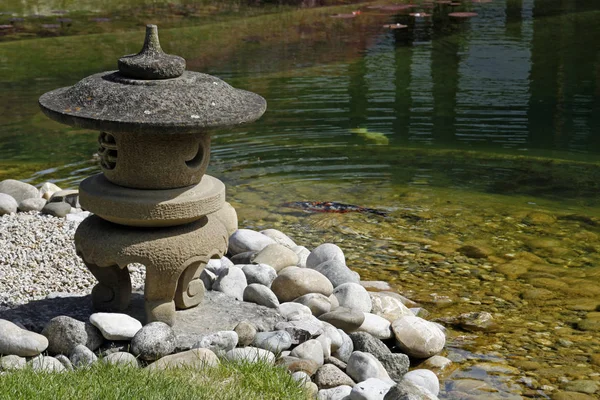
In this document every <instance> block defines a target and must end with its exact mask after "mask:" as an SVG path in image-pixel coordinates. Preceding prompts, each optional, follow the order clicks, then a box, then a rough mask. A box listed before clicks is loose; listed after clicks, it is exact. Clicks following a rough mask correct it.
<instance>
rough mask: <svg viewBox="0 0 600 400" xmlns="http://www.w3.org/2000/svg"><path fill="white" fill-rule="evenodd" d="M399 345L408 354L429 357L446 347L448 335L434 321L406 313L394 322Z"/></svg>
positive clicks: (393, 327)
mask: <svg viewBox="0 0 600 400" xmlns="http://www.w3.org/2000/svg"><path fill="white" fill-rule="evenodd" d="M392 330H393V332H394V336H395V337H396V342H397V343H398V347H400V349H401V350H402V351H403V352H404V353H405V354H406V355H408V356H410V357H415V358H429V357H431V356H433V355H435V354H437V353H439V352H440V351H442V349H443V348H444V345H445V344H446V336H445V335H444V333H443V332H442V331H441V330H440V328H438V326H437V325H435V324H434V323H432V322H429V321H426V320H424V319H423V318H419V317H415V316H410V315H405V316H402V317H400V318H398V319H397V320H395V321H394V322H392Z"/></svg>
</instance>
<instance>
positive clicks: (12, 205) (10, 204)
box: [0, 193, 19, 215]
mask: <svg viewBox="0 0 600 400" xmlns="http://www.w3.org/2000/svg"><path fill="white" fill-rule="evenodd" d="M18 207H19V203H17V201H16V200H15V199H14V198H13V197H12V196H10V195H8V194H5V193H0V215H5V214H12V213H16V212H17V208H18Z"/></svg>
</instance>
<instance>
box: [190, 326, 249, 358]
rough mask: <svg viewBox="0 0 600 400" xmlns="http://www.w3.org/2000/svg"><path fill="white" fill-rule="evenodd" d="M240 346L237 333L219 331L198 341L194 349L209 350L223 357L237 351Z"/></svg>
mask: <svg viewBox="0 0 600 400" xmlns="http://www.w3.org/2000/svg"><path fill="white" fill-rule="evenodd" d="M237 344H238V334H237V332H235V331H219V332H214V333H211V334H208V335H206V336H204V337H202V339H200V340H199V341H198V343H196V344H195V345H194V346H192V347H193V348H202V349H209V350H211V351H212V352H214V353H215V354H218V355H221V354H223V353H226V352H228V351H229V350H233V349H235V347H236V346H237Z"/></svg>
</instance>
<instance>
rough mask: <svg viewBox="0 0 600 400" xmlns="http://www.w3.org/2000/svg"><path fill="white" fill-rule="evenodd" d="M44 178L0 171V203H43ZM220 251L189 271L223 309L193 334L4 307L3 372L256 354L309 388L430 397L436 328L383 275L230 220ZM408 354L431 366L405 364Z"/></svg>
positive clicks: (0, 331) (71, 201)
mask: <svg viewBox="0 0 600 400" xmlns="http://www.w3.org/2000/svg"><path fill="white" fill-rule="evenodd" d="M48 186H50V185H43V186H42V188H46V189H44V190H42V191H39V190H38V189H36V188H35V187H33V186H31V185H28V184H25V183H22V182H18V181H3V182H0V210H3V211H0V214H9V215H7V216H6V217H10V213H14V212H15V211H16V209H15V210H13V209H9V210H6V208H5V207H6V206H5V205H4V204H8V205H12V206H14V205H15V203H16V207H17V208H24V207H23V206H22V205H23V203H25V204H27V203H39V205H38V207H40V206H41V208H39V209H38V210H37V211H41V210H43V208H44V207H47V204H46V202H45V200H44V205H42V204H41V203H42V201H37V200H36V201H34V200H30V201H27V200H28V199H32V198H35V199H42V200H43V199H44V193H48V190H47V188H48ZM32 188H33V189H35V191H36V192H35V193H34V190H33V189H32ZM52 189H53V190H54V191H58V189H60V188H58V187H53V188H52ZM52 189H51V190H50V191H52ZM60 193H61V192H59V193H58V195H57V196H56V197H55V198H54V199H52V195H51V194H46V196H45V197H46V198H49V199H52V200H51V202H50V203H48V204H52V203H57V204H64V207H63V208H64V209H65V211H67V210H66V209H67V208H69V210H68V211H67V213H66V214H64V215H71V217H70V219H71V220H72V221H75V223H77V221H78V220H80V219H81V218H84V217H86V216H87V214H85V212H82V211H81V210H78V209H77V208H76V206H77V199H76V192H70V193H68V195H67V193H64V192H62V195H60ZM28 196H29V197H28ZM59 196H61V197H59ZM8 197H10V198H11V199H12V200H13V201H10V200H11V199H9V198H8ZM67 205H68V206H67ZM3 207H4V208H3ZM26 210H27V211H36V210H29V209H26ZM6 211H8V213H7V212H6ZM69 212H72V213H71V214H69ZM27 216H28V217H30V219H31V218H32V216H30V215H27ZM6 217H4V216H2V217H0V220H1V219H3V218H6ZM33 218H35V217H33ZM39 218H42V217H39ZM45 218H47V217H45ZM67 218H69V217H67ZM1 237H2V236H1V235H0V238H1ZM228 256H229V257H223V258H221V259H213V260H211V261H210V262H209V263H208V265H207V266H206V268H205V269H204V271H203V272H202V274H201V276H200V279H201V280H202V281H203V283H204V286H205V288H206V289H207V291H206V294H205V301H204V304H201V305H199V306H198V308H199V309H201V308H203V307H209V306H210V305H209V304H212V306H210V307H216V308H215V309H214V310H212V311H211V312H212V313H213V314H215V313H216V314H218V313H219V312H220V313H223V315H228V317H229V319H227V317H223V318H220V317H219V318H220V319H221V321H220V324H215V323H214V321H210V320H207V321H205V320H204V319H198V320H196V321H192V322H193V323H194V325H196V328H197V327H198V326H199V325H202V324H205V325H206V326H205V327H204V328H203V329H202V330H200V331H198V332H201V333H197V332H196V333H194V334H189V332H188V333H187V334H184V333H181V331H180V330H179V331H178V328H177V322H176V325H175V326H174V327H170V326H169V325H167V324H164V323H162V322H152V323H149V324H147V325H145V326H142V323H141V322H140V321H139V320H138V319H136V318H133V317H131V316H129V315H127V314H119V313H93V314H91V315H89V314H88V317H89V319H88V320H87V321H81V320H79V319H76V318H73V317H70V316H65V315H60V316H56V317H54V318H52V319H50V321H46V322H45V323H44V326H43V329H41V334H40V333H36V332H34V331H33V330H32V329H27V328H26V327H25V326H24V325H23V324H20V323H19V318H18V313H15V314H13V315H14V316H15V322H16V323H13V322H11V321H9V319H11V318H10V316H11V311H12V310H6V311H4V312H3V313H2V316H3V318H4V319H0V354H2V355H3V357H2V358H0V369H1V370H2V371H4V372H2V373H10V372H8V371H11V370H14V369H20V368H24V367H26V366H30V367H31V368H33V369H34V370H39V371H47V372H60V371H64V370H68V369H72V368H81V367H87V366H89V365H91V364H93V363H95V362H98V360H99V358H98V356H100V360H101V362H108V363H114V364H127V365H131V366H135V367H144V368H147V369H149V370H160V369H165V368H172V367H177V366H188V367H192V368H204V367H206V366H207V365H208V366H210V365H215V364H217V363H219V362H220V361H219V360H220V359H228V360H247V361H250V362H253V361H256V360H263V361H266V362H268V363H273V364H276V365H280V366H282V367H284V368H287V370H288V371H289V372H290V373H291V374H292V376H293V378H294V379H297V380H299V381H301V382H303V383H304V384H305V386H306V388H307V389H308V391H309V392H311V393H313V394H314V396H316V397H317V398H319V399H342V398H346V399H369V400H371V399H388V400H390V399H409V398H419V399H437V395H438V393H439V390H440V385H439V380H438V377H437V375H436V374H435V373H434V372H432V370H434V371H439V370H443V369H445V368H446V367H447V366H448V365H449V364H450V363H451V361H450V360H448V359H447V358H445V357H442V356H439V355H438V353H440V352H441V351H442V350H443V349H444V345H445V341H446V339H445V334H444V328H443V327H442V326H441V325H439V324H437V323H434V322H430V321H427V320H425V319H423V318H421V317H420V316H419V315H421V312H422V311H423V310H422V309H420V308H418V307H416V304H415V303H414V302H412V301H410V300H408V299H406V298H404V297H403V296H401V295H400V294H398V293H395V292H392V291H391V288H390V287H389V285H387V284H386V283H385V282H364V281H361V280H360V276H359V275H358V273H356V272H354V271H352V270H351V269H350V268H349V267H348V266H347V265H346V259H345V256H344V253H343V251H342V250H341V249H340V248H339V247H338V246H337V245H335V244H333V243H325V244H322V245H320V246H318V247H316V248H315V249H314V250H312V251H310V250H308V249H307V248H306V247H304V246H301V245H297V244H296V243H295V242H294V241H293V240H292V239H291V238H290V237H288V236H287V235H286V234H284V233H282V232H281V231H278V230H275V229H267V230H264V231H261V232H257V231H253V230H250V229H238V230H237V231H236V232H235V233H233V235H231V237H230V239H229V252H228ZM15 267H17V268H18V265H15ZM234 309H235V310H237V311H235V310H234ZM185 312H187V310H186V311H182V312H180V313H185ZM82 319H83V318H82ZM215 327H216V328H215ZM211 328H212V329H213V330H211ZM42 353H44V354H48V355H42ZM423 360H426V361H425V362H422V361H423ZM417 363H421V365H422V366H427V367H428V368H430V369H423V368H421V369H414V370H412V371H410V372H409V367H410V365H411V364H413V365H415V364H417Z"/></svg>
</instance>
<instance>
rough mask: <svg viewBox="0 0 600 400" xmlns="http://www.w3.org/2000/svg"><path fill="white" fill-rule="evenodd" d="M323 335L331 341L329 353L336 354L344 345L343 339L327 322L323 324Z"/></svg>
mask: <svg viewBox="0 0 600 400" xmlns="http://www.w3.org/2000/svg"><path fill="white" fill-rule="evenodd" d="M323 334H324V335H327V337H328V338H329V340H331V352H332V353H334V352H336V351H337V350H338V349H339V348H340V347H342V345H343V344H344V339H343V338H342V335H341V334H340V332H339V331H338V329H337V328H336V327H335V326H333V325H331V324H330V323H328V322H323Z"/></svg>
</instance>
